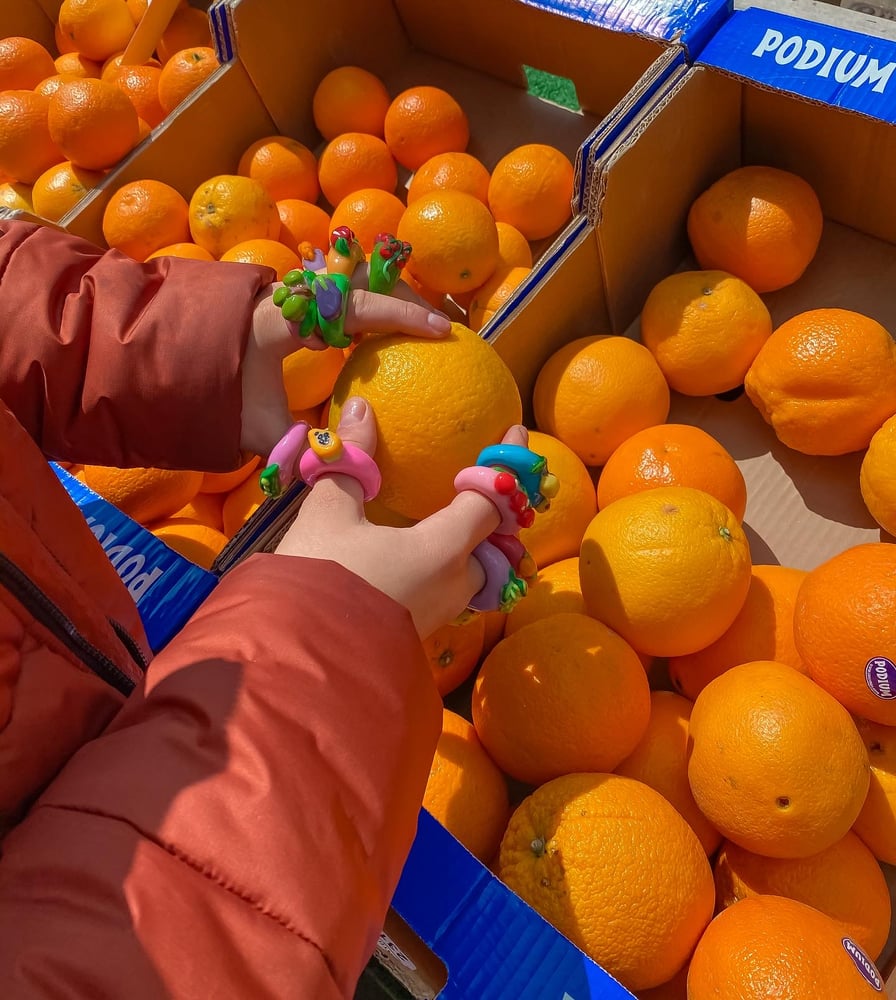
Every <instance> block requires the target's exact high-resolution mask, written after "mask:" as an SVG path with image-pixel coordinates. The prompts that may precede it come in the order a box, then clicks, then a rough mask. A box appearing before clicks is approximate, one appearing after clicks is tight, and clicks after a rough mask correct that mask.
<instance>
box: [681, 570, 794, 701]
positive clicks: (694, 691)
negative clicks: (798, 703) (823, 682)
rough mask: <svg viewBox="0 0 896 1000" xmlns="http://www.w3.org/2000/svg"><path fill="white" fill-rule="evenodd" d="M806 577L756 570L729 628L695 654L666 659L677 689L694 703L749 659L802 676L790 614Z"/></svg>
mask: <svg viewBox="0 0 896 1000" xmlns="http://www.w3.org/2000/svg"><path fill="white" fill-rule="evenodd" d="M805 578H806V572H805V570H801V569H791V568H790V567H789V566H754V567H753V569H752V572H751V576H750V587H749V590H747V598H746V600H745V601H744V604H743V607H742V608H741V609H740V611H739V612H738V614H737V617H736V618H735V619H734V621H733V622H732V623H731V626H730V628H728V629H727V630H726V631H725V632H724V633H723V634H722V635H721V636H720V637H719V638H718V639H716V641H715V642H713V643H710V644H709V645H708V646H706V647H704V648H703V649H700V650H698V651H697V652H696V653H689V654H688V655H686V656H671V657H669V677H670V679H671V681H672V684H673V685H674V686H675V688H676V690H678V691H679V692H681V694H683V695H684V696H685V697H686V698H690V699H691V700H692V701H693V700H694V699H695V698H696V697H697V695H699V694H700V692H701V691H702V690H703V689H704V688H705V687H706V685H707V684H708V683H709V682H710V681H711V680H714V679H715V678H716V677H718V676H719V675H720V674H723V673H724V672H725V671H726V670H728V669H730V668H731V667H736V666H737V665H738V664H739V663H749V662H751V661H753V660H774V661H775V662H777V663H785V664H787V666H789V667H793V668H794V670H798V671H799V672H800V673H803V674H804V673H805V672H806V668H805V667H804V666H803V664H802V661H801V660H800V656H799V653H797V651H796V643H795V641H794V638H793V609H794V605H795V604H796V595H797V591H798V590H799V589H800V585H801V584H802V582H803V580H804V579H805Z"/></svg>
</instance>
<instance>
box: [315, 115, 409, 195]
mask: <svg viewBox="0 0 896 1000" xmlns="http://www.w3.org/2000/svg"><path fill="white" fill-rule="evenodd" d="M317 173H318V179H319V181H320V189H321V191H323V194H324V197H325V198H326V199H327V201H328V202H329V203H330V204H331V205H338V204H339V202H341V201H342V199H343V198H347V197H348V196H349V195H351V194H354V193H355V191H359V190H360V189H361V188H380V189H382V190H383V191H390V192H394V191H395V186H396V184H398V167H397V166H396V164H395V160H394V159H393V158H392V154H391V153H390V152H389V147H388V146H387V145H386V144H385V143H384V142H383V140H382V139H379V138H377V137H376V136H375V135H367V134H366V133H364V132H345V133H343V134H342V135H338V136H336V138H335V139H332V140H330V142H329V143H328V144H327V146H326V148H325V149H324V151H323V152H322V153H321V154H320V160H319V161H318V164H317Z"/></svg>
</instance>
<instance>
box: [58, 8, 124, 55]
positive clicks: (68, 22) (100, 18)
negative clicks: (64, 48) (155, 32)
mask: <svg viewBox="0 0 896 1000" xmlns="http://www.w3.org/2000/svg"><path fill="white" fill-rule="evenodd" d="M59 31H60V33H61V34H62V35H63V36H64V37H65V38H66V39H67V40H68V41H70V42H71V43H72V45H73V46H74V48H75V51H77V52H80V53H81V55H82V56H86V58H88V59H93V60H94V61H95V62H102V61H103V60H104V59H108V58H109V56H111V55H113V54H114V53H116V52H122V51H124V49H126V48H127V44H128V42H129V41H130V40H131V35H133V34H134V19H133V18H132V17H131V13H130V11H129V10H128V5H127V3H126V2H125V0H62V5H61V6H60V8H59ZM60 51H61V50H60Z"/></svg>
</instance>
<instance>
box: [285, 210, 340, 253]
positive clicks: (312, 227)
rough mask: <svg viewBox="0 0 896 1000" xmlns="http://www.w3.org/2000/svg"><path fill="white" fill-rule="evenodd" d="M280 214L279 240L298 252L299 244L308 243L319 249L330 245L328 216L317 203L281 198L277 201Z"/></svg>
mask: <svg viewBox="0 0 896 1000" xmlns="http://www.w3.org/2000/svg"><path fill="white" fill-rule="evenodd" d="M277 214H278V215H279V216H280V237H279V239H280V242H281V243H285V244H286V246H288V247H289V249H290V250H295V251H296V253H298V252H299V245H300V244H302V243H310V244H311V246H313V247H316V248H317V249H319V250H324V249H326V248H327V247H328V246H329V245H330V216H329V215H327V213H326V212H325V211H324V210H323V209H322V208H320V207H319V206H318V205H312V204H311V202H310V201H302V199H301V198H283V199H282V200H281V201H278V202H277Z"/></svg>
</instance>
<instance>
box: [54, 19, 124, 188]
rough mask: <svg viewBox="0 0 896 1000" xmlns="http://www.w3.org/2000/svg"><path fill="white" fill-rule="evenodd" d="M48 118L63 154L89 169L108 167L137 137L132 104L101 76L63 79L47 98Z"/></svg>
mask: <svg viewBox="0 0 896 1000" xmlns="http://www.w3.org/2000/svg"><path fill="white" fill-rule="evenodd" d="M125 13H127V11H125ZM47 122H48V124H49V127H50V136H51V137H52V139H53V141H54V142H55V143H56V145H57V146H58V147H59V148H60V149H61V150H62V152H63V153H64V154H65V158H66V159H68V160H71V161H72V163H75V164H77V165H78V166H79V167H86V168H87V169H88V170H103V169H105V168H106V167H111V166H112V165H113V164H115V163H117V162H118V161H119V160H120V159H121V158H122V157H123V156H124V155H125V154H126V153H129V152H130V151H131V150H132V149H133V148H134V146H136V145H137V142H138V140H139V138H140V127H139V123H138V120H137V112H136V111H135V110H134V106H133V104H131V102H130V101H129V100H128V98H127V97H126V96H125V95H124V93H123V92H122V91H121V90H119V89H118V87H116V86H115V84H114V83H107V82H105V81H104V80H93V79H89V78H88V79H84V80H71V81H69V82H68V83H64V84H63V85H62V86H61V87H60V88H59V89H58V90H57V91H56V92H55V93H54V94H53V96H52V97H51V98H50V102H49V110H48V115H47Z"/></svg>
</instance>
